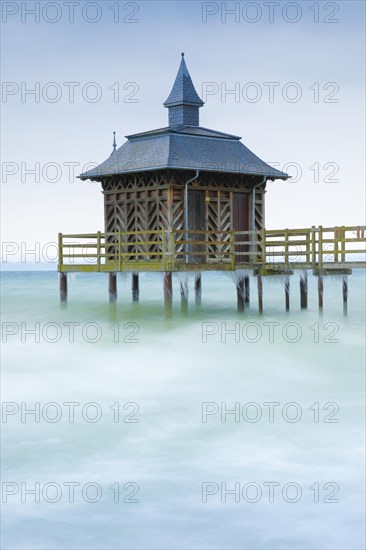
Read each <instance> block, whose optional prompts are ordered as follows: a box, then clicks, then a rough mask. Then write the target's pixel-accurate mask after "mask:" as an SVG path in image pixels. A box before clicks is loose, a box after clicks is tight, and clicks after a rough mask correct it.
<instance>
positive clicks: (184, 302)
mask: <svg viewBox="0 0 366 550" xmlns="http://www.w3.org/2000/svg"><path fill="white" fill-rule="evenodd" d="M180 305H181V310H182V313H188V279H184V280H182V279H181V281H180Z"/></svg>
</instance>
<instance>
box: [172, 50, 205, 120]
mask: <svg viewBox="0 0 366 550" xmlns="http://www.w3.org/2000/svg"><path fill="white" fill-rule="evenodd" d="M203 104H204V103H203V101H202V99H201V98H200V97H199V95H198V94H197V92H196V90H195V87H194V85H193V82H192V79H191V77H190V74H189V72H188V69H187V65H186V62H185V61H184V53H182V60H181V63H180V67H179V70H178V74H177V77H176V79H175V82H174V85H173V88H172V91H171V92H170V94H169V97H168V99H167V100H166V101H165V102H164V107H167V108H168V109H169V126H181V125H184V126H199V108H200V107H202V105H203Z"/></svg>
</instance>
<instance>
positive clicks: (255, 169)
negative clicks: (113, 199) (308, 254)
mask: <svg viewBox="0 0 366 550" xmlns="http://www.w3.org/2000/svg"><path fill="white" fill-rule="evenodd" d="M161 169H175V170H202V171H209V172H225V173H240V174H248V175H258V176H266V177H267V178H270V179H287V178H288V177H289V176H288V175H287V174H285V173H284V172H280V171H279V170H276V169H275V168H272V167H271V166H269V165H268V164H267V163H265V162H264V161H262V160H261V159H260V158H259V157H257V156H256V155H255V154H254V153H252V151H250V149H248V148H247V147H246V146H245V145H244V144H243V143H241V141H240V137H239V136H233V135H231V134H225V133H223V132H217V131H215V130H210V129H208V128H202V127H200V126H177V127H168V128H160V129H157V130H153V131H150V132H145V133H142V134H141V133H140V134H134V135H131V136H128V140H127V141H126V142H125V143H124V144H123V145H122V146H121V147H120V148H119V149H117V150H116V151H115V152H113V153H112V154H111V155H110V157H109V158H108V159H107V160H106V161H104V162H102V164H100V165H99V166H97V167H96V168H93V169H91V170H89V171H88V172H85V173H83V174H81V175H80V178H81V179H83V180H85V179H91V178H92V179H98V178H100V177H101V176H109V175H114V174H126V173H131V172H145V171H148V170H161Z"/></svg>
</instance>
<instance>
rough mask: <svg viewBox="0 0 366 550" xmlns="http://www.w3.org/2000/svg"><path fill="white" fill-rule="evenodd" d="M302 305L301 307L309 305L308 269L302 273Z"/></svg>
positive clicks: (304, 307)
mask: <svg viewBox="0 0 366 550" xmlns="http://www.w3.org/2000/svg"><path fill="white" fill-rule="evenodd" d="M300 307H301V309H306V308H307V307H308V274H307V272H306V271H303V273H302V275H300Z"/></svg>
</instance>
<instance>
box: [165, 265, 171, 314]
mask: <svg viewBox="0 0 366 550" xmlns="http://www.w3.org/2000/svg"><path fill="white" fill-rule="evenodd" d="M164 309H165V315H166V316H167V317H171V316H172V310H173V282H172V273H171V271H167V272H165V273H164Z"/></svg>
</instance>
